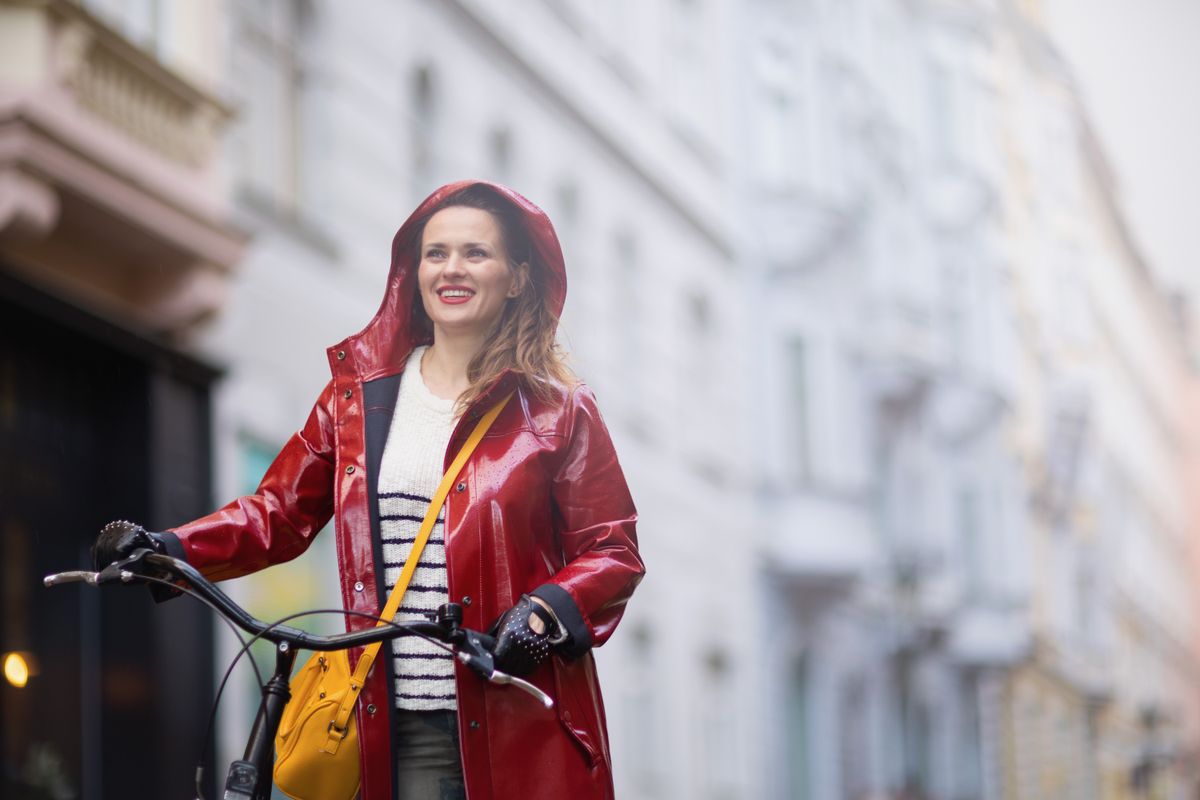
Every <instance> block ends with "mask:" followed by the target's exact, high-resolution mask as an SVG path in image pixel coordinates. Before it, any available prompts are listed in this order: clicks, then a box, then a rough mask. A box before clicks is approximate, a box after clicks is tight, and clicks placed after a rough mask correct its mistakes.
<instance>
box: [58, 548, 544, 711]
mask: <svg viewBox="0 0 1200 800" xmlns="http://www.w3.org/2000/svg"><path fill="white" fill-rule="evenodd" d="M143 564H145V565H146V566H149V567H152V568H153V569H154V570H155V571H159V572H164V573H167V574H168V575H171V576H172V577H173V578H175V579H178V580H184V581H186V582H187V583H188V584H189V585H190V586H191V588H192V589H194V590H195V591H196V593H197V594H199V595H200V596H201V597H203V598H204V599H205V600H207V601H209V602H210V603H211V604H212V605H213V607H214V608H215V609H216V610H217V612H218V613H219V614H221V615H222V616H223V617H225V618H226V619H228V620H229V621H231V622H232V623H233V624H235V625H237V626H238V627H239V628H241V629H242V630H244V631H246V632H247V633H250V634H252V635H254V636H256V637H258V638H261V639H265V640H267V641H269V642H271V643H273V644H275V645H276V646H277V647H278V646H280V645H287V646H290V647H298V648H302V649H305V650H320V651H328V650H343V649H346V648H350V647H360V646H362V645H367V644H372V643H374V642H382V641H385V640H388V639H396V638H399V637H401V636H413V635H417V636H424V637H428V638H432V639H437V640H438V641H441V642H445V643H447V644H449V645H452V646H453V649H454V656H455V658H457V659H458V660H459V661H460V662H462V663H463V664H464V665H466V666H467V667H469V668H470V669H471V670H472V671H473V672H475V673H476V674H478V675H479V676H480V677H482V678H484V679H485V680H487V681H488V682H489V683H495V684H498V685H511V686H515V687H516V688H518V689H521V690H522V691H524V692H526V693H527V694H530V695H532V696H533V697H535V698H537V700H538V701H539V702H540V703H541V704H542V705H543V706H544V707H545V708H547V709H549V708H553V707H554V701H553V700H552V699H551V698H550V696H549V695H547V694H546V693H545V692H543V691H542V690H541V689H539V688H538V687H536V686H534V685H533V684H532V683H530V682H528V681H526V680H523V679H521V678H518V677H516V676H513V675H509V674H507V673H504V672H501V671H499V670H497V669H496V668H495V665H494V664H493V662H492V654H491V651H490V647H491V644H492V643H493V641H494V640H493V639H492V637H490V636H487V635H486V634H482V633H479V632H478V631H473V630H470V629H467V628H453V629H449V628H447V627H446V626H444V625H442V624H441V623H439V622H433V621H429V622H406V623H395V622H388V623H387V624H383V625H378V626H376V627H373V628H367V629H364V630H359V631H351V632H349V633H341V634H334V635H332V636H318V635H316V634H312V633H309V632H308V631H303V630H300V629H299V628H293V627H291V626H290V625H281V624H270V623H266V622H263V621H262V620H260V619H256V618H255V617H253V616H251V615H250V614H249V612H247V611H246V610H245V609H244V608H242V607H241V606H239V605H238V604H237V603H235V602H234V601H233V600H232V599H230V597H229V596H228V595H227V594H225V593H224V592H222V591H221V590H220V589H218V588H217V587H216V586H215V585H214V584H213V583H212V582H211V581H209V580H208V579H207V578H205V577H204V576H203V575H201V574H200V572H199V570H197V569H196V568H195V567H193V566H192V565H191V564H189V563H187V562H186V561H182V560H180V559H177V558H172V557H171V556H167V555H162V554H160V553H155V552H154V551H152V550H148V549H143V550H136V551H134V552H133V553H132V554H130V555H129V556H128V557H127V558H124V559H121V560H120V561H114V562H113V563H112V564H109V565H108V566H107V567H105V568H104V569H102V570H100V571H99V572H88V571H85V570H72V571H68V572H58V573H55V574H53V575H47V576H46V577H45V578H43V580H42V582H43V583H44V584H45V585H46V586H48V587H49V586H59V585H62V584H65V583H77V582H82V583H86V584H87V585H89V586H102V585H104V584H107V583H118V582H119V583H129V582H131V581H135V580H139V579H141V578H142V577H143V576H142V575H141V574H139V573H138V572H137V571H136V568H137V567H139V566H142V565H143Z"/></svg>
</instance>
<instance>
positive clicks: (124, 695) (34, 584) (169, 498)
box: [0, 273, 217, 800]
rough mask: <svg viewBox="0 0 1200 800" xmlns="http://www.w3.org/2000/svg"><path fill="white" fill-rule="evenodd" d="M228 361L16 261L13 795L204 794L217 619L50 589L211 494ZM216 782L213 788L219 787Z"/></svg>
mask: <svg viewBox="0 0 1200 800" xmlns="http://www.w3.org/2000/svg"><path fill="white" fill-rule="evenodd" d="M216 375H217V373H216V372H215V371H214V370H213V369H211V368H209V367H207V366H205V365H203V364H201V363H199V362H197V361H195V360H193V359H190V358H187V357H185V356H182V355H180V354H178V353H176V352H173V351H171V350H169V349H167V348H164V347H161V346H157V345H155V344H153V343H152V342H150V341H149V340H148V339H146V338H143V337H138V336H135V335H133V334H131V333H129V332H127V331H124V330H122V329H120V328H119V327H117V326H114V325H111V324H108V323H106V322H104V321H103V320H100V319H98V318H96V317H93V316H90V315H88V314H85V313H83V312H81V311H79V310H78V309H76V308H74V307H72V306H70V305H68V304H65V303H62V302H61V301H58V300H56V299H54V298H52V297H49V296H47V295H44V294H42V293H40V292H37V291H35V290H33V289H30V288H29V287H28V286H25V285H23V284H20V283H18V282H16V281H13V280H12V279H10V278H7V277H4V275H3V273H0V548H2V550H0V553H2V554H3V558H2V561H0V571H2V575H0V581H2V582H0V598H2V603H3V608H2V610H3V618H2V619H0V626H2V627H0V653H10V652H17V653H20V654H21V657H22V658H23V659H25V660H26V661H27V662H28V663H29V664H30V666H31V667H32V674H31V676H30V677H29V679H28V682H27V684H26V685H25V686H24V687H23V688H18V687H17V686H15V685H14V684H13V682H11V681H10V680H8V679H7V678H0V703H2V707H0V712H2V713H0V717H2V719H3V723H2V726H0V757H2V758H3V768H4V774H3V783H2V788H3V791H0V795H3V796H4V797H6V798H62V799H63V800H65V799H66V798H80V797H87V798H101V797H108V798H115V797H162V798H176V797H178V798H182V797H192V796H193V792H194V790H193V788H192V776H193V768H194V765H195V762H196V758H197V756H198V754H199V752H200V746H201V735H202V733H203V729H204V724H205V722H206V716H207V712H208V707H209V703H210V701H211V697H212V648H211V645H212V626H211V620H210V618H209V615H208V613H207V611H205V610H204V609H203V608H202V607H200V606H198V605H197V604H196V603H195V602H194V601H192V600H190V599H188V598H181V599H177V600H172V601H170V602H166V603H162V604H156V603H154V602H153V600H151V598H150V596H149V593H148V591H147V590H146V589H145V588H142V587H105V588H102V589H95V588H89V587H84V586H65V587H57V588H54V589H46V588H44V587H43V586H42V583H41V577H42V576H43V575H45V574H47V573H49V572H58V571H61V570H66V569H73V568H79V567H83V566H86V565H88V564H89V557H88V548H89V547H90V545H91V543H92V541H93V540H94V538H95V535H96V533H97V531H98V530H99V528H100V526H101V525H103V524H104V523H105V522H107V521H109V520H111V519H117V518H123V519H132V520H135V521H138V522H142V523H144V524H145V525H146V526H147V527H149V528H151V529H160V530H161V529H162V528H164V527H168V526H170V525H172V524H178V523H179V522H181V521H184V520H186V519H189V518H192V517H195V516H199V515H200V514H202V513H204V512H205V511H207V510H209V509H210V508H211V505H210V495H211V491H210V486H209V474H210V454H209V448H210V444H209V442H210V421H209V413H210V411H209V388H210V386H211V384H212V383H213V381H214V380H215V378H216ZM205 793H206V795H208V796H212V794H213V793H212V787H211V786H209V787H206V792H205Z"/></svg>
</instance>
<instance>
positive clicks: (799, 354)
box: [784, 337, 812, 484]
mask: <svg viewBox="0 0 1200 800" xmlns="http://www.w3.org/2000/svg"><path fill="white" fill-rule="evenodd" d="M784 358H785V374H786V376H787V384H786V386H785V391H786V392H787V397H786V402H785V403H784V414H785V415H786V419H785V420H784V422H785V425H784V429H785V430H786V431H787V442H788V445H789V459H788V460H789V462H790V470H789V471H790V472H791V474H792V478H793V481H794V482H795V483H797V484H804V483H807V482H808V480H809V478H810V477H811V471H812V463H811V451H812V441H811V434H810V430H809V425H808V416H809V407H810V404H811V382H810V380H809V374H810V373H809V369H810V364H809V361H810V353H809V347H808V344H807V343H806V342H805V341H804V340H803V339H801V338H799V337H793V338H791V339H789V340H788V341H787V343H786V344H785V346H784Z"/></svg>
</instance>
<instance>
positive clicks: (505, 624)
mask: <svg viewBox="0 0 1200 800" xmlns="http://www.w3.org/2000/svg"><path fill="white" fill-rule="evenodd" d="M531 615H533V616H535V617H537V618H538V620H539V621H540V622H541V623H543V624H542V625H540V626H538V627H540V628H541V629H542V632H541V633H538V632H536V631H535V630H534V628H533V627H531V626H530V624H529V620H530V616H531ZM491 633H492V635H493V636H495V637H496V647H495V648H494V649H493V650H492V656H493V658H495V660H496V669H498V670H500V671H501V672H507V673H508V674H509V675H515V676H517V677H523V676H525V675H528V674H529V673H531V672H533V671H534V670H535V669H537V667H538V665H539V664H541V663H542V662H543V661H545V660H546V657H547V656H549V655H550V648H551V647H552V645H553V644H554V643H556V642H558V641H562V637H561V635H560V633H559V631H558V622H556V621H555V619H554V616H553V615H552V614H551V613H550V612H549V611H547V610H546V609H545V608H543V607H542V606H541V605H539V604H538V603H537V602H536V601H534V600H533V599H531V598H530V597H529V595H527V594H523V595H521V599H520V600H518V601H517V604H516V605H514V606H513V607H512V608H510V609H509V610H508V611H505V612H504V614H503V615H501V617H500V619H499V620H497V621H496V624H495V625H493V626H492V630H491Z"/></svg>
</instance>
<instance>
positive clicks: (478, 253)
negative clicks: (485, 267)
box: [467, 247, 487, 258]
mask: <svg viewBox="0 0 1200 800" xmlns="http://www.w3.org/2000/svg"><path fill="white" fill-rule="evenodd" d="M467 255H468V256H470V257H471V258H476V257H479V258H487V251H486V250H480V249H479V248H478V247H475V248H472V249H471V250H469V251H467Z"/></svg>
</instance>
